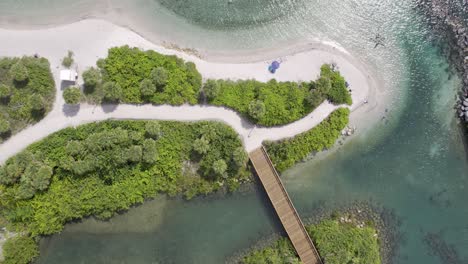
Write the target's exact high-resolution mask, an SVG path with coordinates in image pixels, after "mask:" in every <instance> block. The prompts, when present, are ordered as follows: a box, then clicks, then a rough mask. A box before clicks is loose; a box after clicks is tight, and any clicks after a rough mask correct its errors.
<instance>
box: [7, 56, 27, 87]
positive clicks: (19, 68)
mask: <svg viewBox="0 0 468 264" xmlns="http://www.w3.org/2000/svg"><path fill="white" fill-rule="evenodd" d="M10 75H11V76H12V77H13V80H15V81H17V82H24V81H26V80H27V79H28V78H29V71H28V68H26V66H24V64H23V63H22V62H21V61H18V62H16V63H15V64H13V66H11V68H10Z"/></svg>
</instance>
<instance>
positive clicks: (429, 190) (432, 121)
mask: <svg viewBox="0 0 468 264" xmlns="http://www.w3.org/2000/svg"><path fill="white" fill-rule="evenodd" d="M32 2H34V3H32ZM70 2H71V1H70ZM45 3H48V4H50V5H53V6H55V7H57V8H55V9H50V8H44V6H45V5H44V4H45ZM278 3H281V4H278ZM66 4H67V1H52V0H49V1H46V0H36V1H31V0H29V1H26V0H23V1H13V0H3V1H2V2H1V3H0V17H3V22H4V23H7V22H8V21H10V22H11V21H17V22H18V24H19V25H27V24H28V23H36V24H37V23H42V24H50V23H53V22H54V19H53V18H51V16H50V15H49V14H53V13H54V12H59V13H60V12H64V10H66ZM73 5H75V6H76V8H75V10H76V12H74V14H72V15H70V16H69V17H62V18H60V19H59V20H60V21H73V20H76V19H79V18H80V17H87V16H93V17H103V18H107V19H111V20H112V17H113V16H114V15H115V14H121V17H122V19H121V21H117V22H119V23H122V24H126V25H127V26H130V27H132V28H133V29H135V30H136V31H138V32H141V33H144V34H145V36H148V37H149V38H152V36H153V35H152V34H154V36H156V35H158V36H159V38H161V39H162V40H168V41H175V42H176V43H178V44H180V45H183V46H190V47H196V48H200V49H204V50H211V51H213V52H218V51H224V52H226V51H228V50H249V49H254V48H272V47H275V46H279V45H282V44H284V43H293V42H309V41H312V40H315V39H320V40H325V41H333V42H335V43H338V44H340V45H341V46H343V47H344V48H346V49H347V50H348V51H350V52H351V53H352V54H353V55H354V56H355V57H357V58H359V59H360V60H361V61H362V62H364V63H365V64H366V65H368V67H369V68H371V69H373V71H374V72H375V74H376V77H377V78H379V79H380V80H382V81H383V82H384V84H385V85H384V87H381V88H382V89H384V90H385V91H387V92H392V93H393V94H395V96H396V97H395V100H393V101H392V102H391V105H390V106H389V107H388V112H385V111H382V113H379V114H380V115H381V118H382V119H381V120H380V121H379V124H378V125H376V126H375V128H373V130H372V131H371V132H370V133H366V134H365V135H361V136H360V137H357V138H355V139H353V140H351V141H350V142H348V144H345V145H344V146H343V147H341V148H339V149H338V150H336V151H334V152H333V153H329V154H327V155H323V154H322V155H320V157H317V158H316V159H313V160H310V161H308V162H305V163H303V164H299V165H297V166H295V167H294V168H292V169H291V170H289V171H287V172H286V173H284V176H283V177H284V181H285V184H286V188H287V189H288V191H289V193H290V195H291V198H292V199H293V201H294V203H295V205H296V207H297V209H298V211H299V213H300V214H301V216H303V217H304V218H308V217H310V216H313V215H314V214H315V213H316V212H317V211H316V210H317V209H316V208H317V204H319V205H320V206H322V207H328V208H338V207H340V206H342V205H346V204H349V203H350V202H353V201H356V202H369V203H371V204H375V205H377V206H380V207H383V208H385V209H386V210H389V211H392V212H394V213H395V215H396V217H397V218H398V219H399V220H400V221H401V224H400V225H398V226H397V229H398V232H400V233H401V234H402V239H401V240H400V241H398V242H399V244H400V248H399V253H398V256H397V257H396V260H395V263H404V264H406V263H408V264H410V263H411V264H436V263H444V264H445V263H450V264H452V263H454V264H458V263H466V261H467V260H468V251H467V250H466V249H467V248H468V223H467V221H466V219H468V206H467V205H466V201H467V200H468V192H467V187H466V186H467V183H468V173H467V170H468V165H467V159H466V154H465V152H464V149H463V144H462V140H461V136H460V135H459V132H458V129H457V126H456V121H455V118H454V110H453V109H452V107H453V103H454V101H455V93H456V91H457V90H458V89H459V88H460V80H459V79H458V78H457V77H456V76H455V75H454V74H453V73H451V70H450V67H449V65H448V64H447V61H446V60H445V58H444V56H442V55H441V54H439V51H438V48H437V47H435V46H433V45H432V44H431V43H430V42H429V41H428V40H427V29H426V27H425V26H424V24H423V23H421V21H422V18H421V17H420V16H418V15H417V14H416V13H415V11H414V4H412V2H411V1H388V0H387V1H371V0H346V1H339V0H334V1H325V0H315V1H301V0H296V1H294V0H290V1H281V2H279V1H275V0H252V1H247V0H237V1H236V0H233V3H232V4H228V3H227V1H223V2H222V1H214V0H212V1H208V0H189V1H174V0H173V1H166V0H161V1H160V2H156V1H154V0H137V1H126V0H113V1H112V0H109V1H86V0H79V1H73ZM32 10H35V11H34V12H33V11H32ZM57 10H58V11H57ZM56 14H57V13H56ZM20 15H27V18H26V19H24V18H23V19H22V20H21V19H20V20H18V18H17V17H18V16H20ZM15 17H16V18H15ZM15 19H16V20H15ZM55 19H57V18H55ZM0 21H2V20H1V19H0ZM5 21H6V22H5ZM377 33H379V34H381V35H382V36H383V37H385V47H379V48H376V49H374V43H373V42H372V41H371V40H370V39H371V38H373V37H375V35H376V34H377ZM146 34H149V35H146ZM245 188H246V189H245V190H242V191H239V192H237V193H234V194H232V195H227V196H210V197H206V198H197V199H195V200H193V201H189V202H186V201H183V200H180V199H167V198H164V197H160V198H158V199H156V200H154V201H150V202H147V203H146V204H144V205H143V206H140V207H137V208H134V209H132V210H130V211H129V212H127V213H125V214H122V215H120V216H117V217H115V218H113V219H111V221H109V222H99V221H95V220H93V219H89V220H85V221H84V222H82V223H74V224H70V225H68V226H67V227H66V229H65V230H64V232H63V233H62V234H60V235H56V236H52V237H50V238H47V239H45V240H44V242H43V244H42V247H41V253H42V255H41V258H40V259H39V260H38V263H224V261H225V260H226V258H229V257H232V256H233V255H235V254H237V253H239V252H241V251H243V250H246V249H248V248H249V247H250V246H252V245H254V244H255V243H257V242H258V241H261V240H264V239H265V238H268V237H270V236H271V235H272V233H280V232H281V228H280V226H279V224H278V222H277V220H276V218H275V215H274V212H273V211H272V210H271V207H270V206H269V204H268V202H267V201H266V199H265V197H264V195H263V193H262V191H261V190H260V191H259V190H257V189H256V188H254V187H252V188H250V187H248V186H247V187H245ZM428 234H437V238H438V240H437V241H432V242H438V243H439V244H440V245H443V246H446V247H445V248H446V249H447V250H444V251H443V252H442V255H443V253H448V254H449V255H446V256H445V258H444V259H442V258H441V257H440V255H441V254H439V253H440V252H436V251H435V249H434V248H431V247H430V246H429V245H428V243H427V239H425V238H427V237H428ZM452 247H453V250H451V249H452ZM439 248H444V247H439ZM453 252H456V254H457V255H453V254H455V253H453ZM450 254H452V255H450Z"/></svg>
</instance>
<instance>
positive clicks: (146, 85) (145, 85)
mask: <svg viewBox="0 0 468 264" xmlns="http://www.w3.org/2000/svg"><path fill="white" fill-rule="evenodd" d="M140 92H141V95H143V96H151V95H153V94H154V93H155V92H156V86H155V85H154V83H153V81H151V80H150V79H144V80H143V81H141V83H140Z"/></svg>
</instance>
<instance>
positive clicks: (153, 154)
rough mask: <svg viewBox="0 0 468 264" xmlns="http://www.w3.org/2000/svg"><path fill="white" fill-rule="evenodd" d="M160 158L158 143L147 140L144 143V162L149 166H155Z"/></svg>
mask: <svg viewBox="0 0 468 264" xmlns="http://www.w3.org/2000/svg"><path fill="white" fill-rule="evenodd" d="M157 158H158V148H157V145H156V141H154V140H153V139H145V141H143V161H144V162H146V163H148V164H153V163H155V162H156V160H157Z"/></svg>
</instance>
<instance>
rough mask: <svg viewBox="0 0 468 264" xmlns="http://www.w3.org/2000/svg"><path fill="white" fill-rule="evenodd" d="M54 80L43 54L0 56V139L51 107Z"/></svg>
mask: <svg viewBox="0 0 468 264" xmlns="http://www.w3.org/2000/svg"><path fill="white" fill-rule="evenodd" d="M54 96H55V83H54V79H53V78H52V73H51V72H50V65H49V62H48V61H47V60H46V59H44V58H33V57H23V58H2V59H0V143H1V142H2V141H3V140H4V139H5V138H6V137H8V136H10V135H11V134H14V133H16V132H18V131H20V130H21V129H23V128H25V127H26V126H27V125H29V124H32V123H35V122H37V121H39V120H40V119H42V118H43V117H44V115H45V114H46V113H47V112H48V111H49V110H50V109H51V108H52V104H53V102H54Z"/></svg>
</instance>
